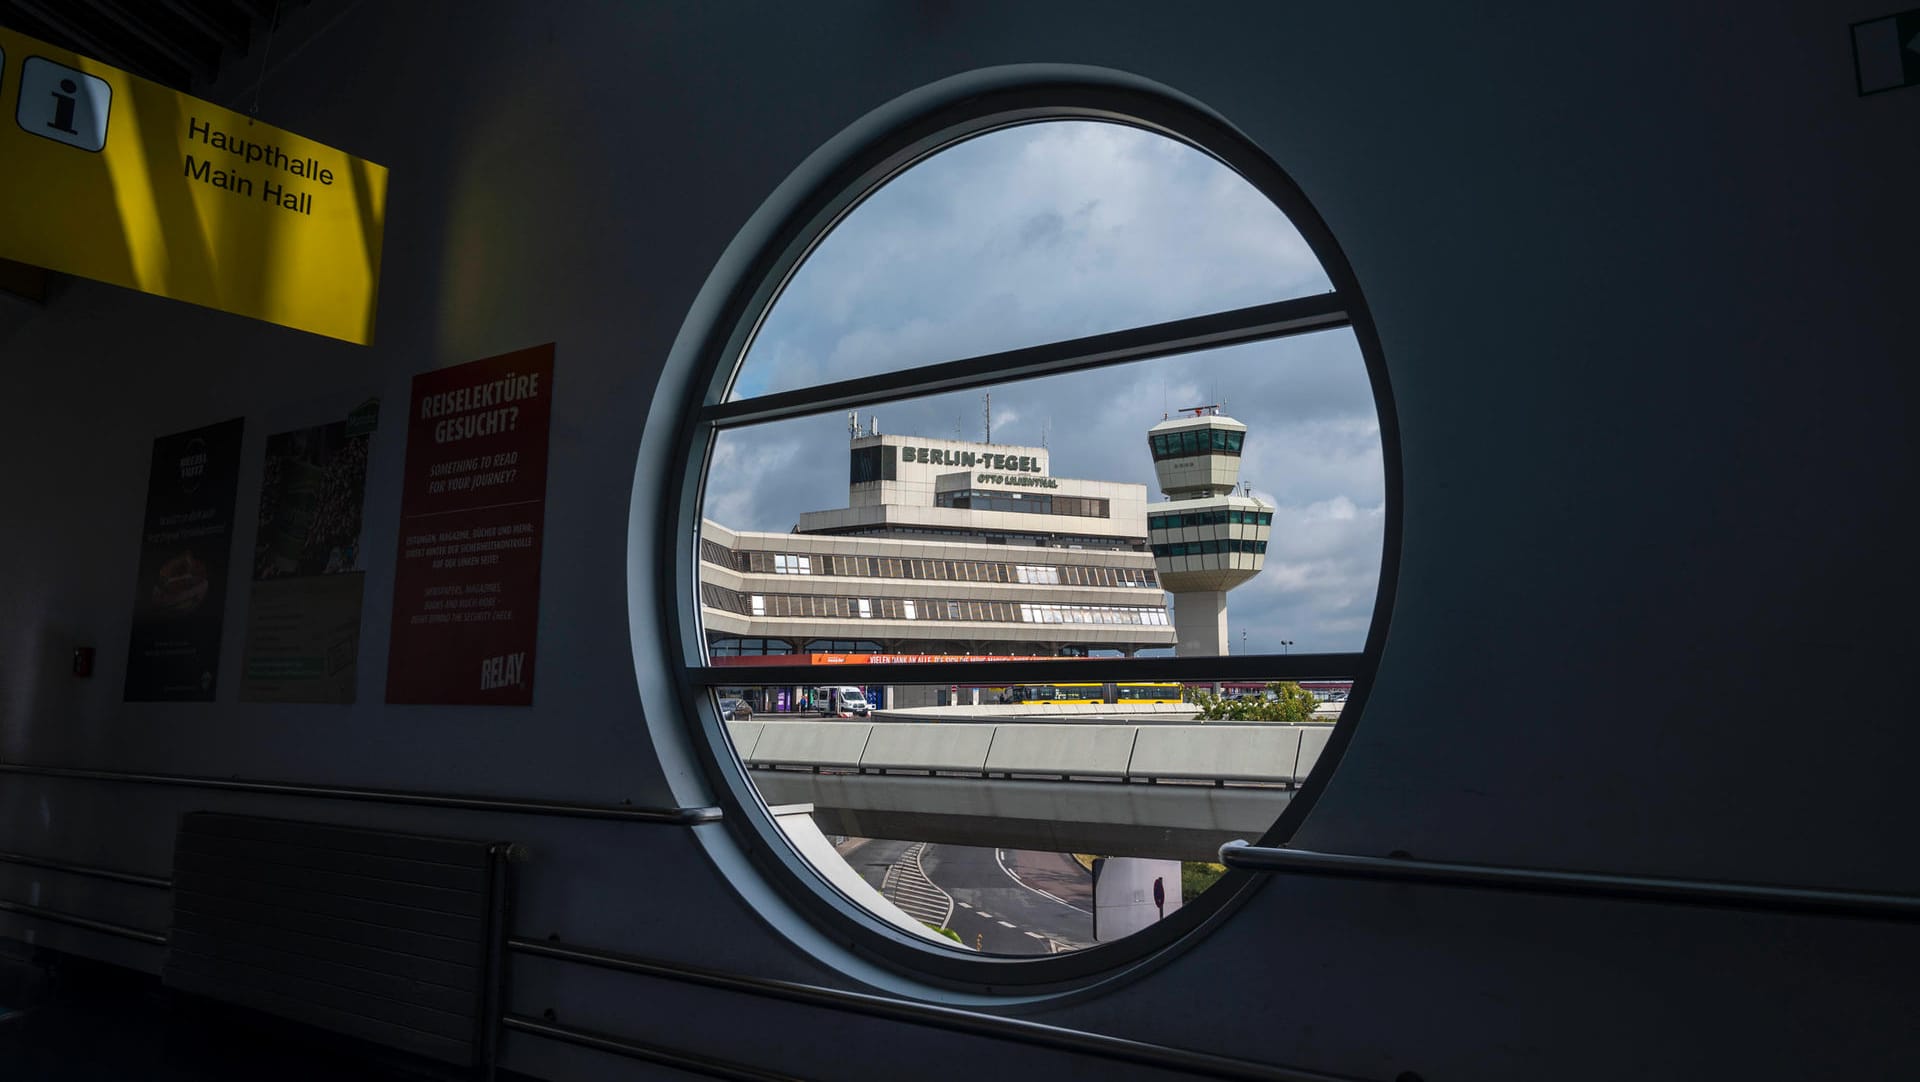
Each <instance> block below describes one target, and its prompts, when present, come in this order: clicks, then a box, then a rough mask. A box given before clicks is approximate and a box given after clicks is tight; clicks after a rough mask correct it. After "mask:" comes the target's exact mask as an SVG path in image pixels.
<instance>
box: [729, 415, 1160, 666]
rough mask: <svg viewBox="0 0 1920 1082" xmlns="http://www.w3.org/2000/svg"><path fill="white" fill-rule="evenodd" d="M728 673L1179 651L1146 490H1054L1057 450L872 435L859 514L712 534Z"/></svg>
mask: <svg viewBox="0 0 1920 1082" xmlns="http://www.w3.org/2000/svg"><path fill="white" fill-rule="evenodd" d="M700 609H701V618H702V621H703V624H704V627H705V629H706V638H707V647H708V650H709V653H710V654H711V656H712V657H713V658H714V660H715V661H716V662H718V663H722V664H725V663H727V659H730V658H744V657H752V656H756V655H783V654H827V653H873V654H959V655H966V654H972V655H982V654H985V655H1012V656H1028V657H1032V656H1040V657H1054V656H1062V655H1069V656H1070V655H1084V654H1088V653H1093V652H1117V653H1119V654H1122V655H1126V656H1132V655H1133V654H1135V653H1136V652H1138V651H1140V650H1143V649H1149V648H1167V647H1172V646H1173V645H1174V639H1175V631H1174V628H1173V626H1172V619H1171V617H1170V614H1169V612H1168V609H1167V595H1166V594H1165V593H1164V592H1163V591H1162V589H1161V586H1160V582H1159V579H1158V577H1157V575H1156V573H1155V569H1154V554H1153V551H1152V549H1151V547H1150V546H1149V543H1148V532H1147V488H1146V486H1145V485H1138V484H1125V483H1119V482H1112V481H1089V480H1079V479H1073V478H1066V477H1055V476H1054V475H1053V473H1052V471H1051V469H1050V462H1049V458H1048V453H1047V449H1046V448H1044V447H1016V446H1007V445H1004V444H989V443H975V442H965V441H960V440H940V439H926V438H923V437H919V436H908V435H878V434H874V435H864V436H860V437H858V438H855V439H854V440H852V442H851V447H850V453H849V468H848V497H847V505H846V506H845V507H841V508H836V509H833V510H824V511H812V512H808V513H806V514H803V515H801V516H800V521H799V523H798V524H797V525H796V526H795V528H794V530H793V532H791V533H759V532H747V531H737V530H733V529H730V528H728V527H727V526H725V525H723V524H721V523H718V522H714V521H711V520H703V521H702V523H701V537H700Z"/></svg>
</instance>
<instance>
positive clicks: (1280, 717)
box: [1193, 680, 1320, 725]
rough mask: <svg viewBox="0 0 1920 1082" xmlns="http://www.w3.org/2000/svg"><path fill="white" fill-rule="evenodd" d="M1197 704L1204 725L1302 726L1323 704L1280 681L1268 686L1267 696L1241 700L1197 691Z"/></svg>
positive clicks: (1302, 689) (1299, 688) (1303, 691)
mask: <svg viewBox="0 0 1920 1082" xmlns="http://www.w3.org/2000/svg"><path fill="white" fill-rule="evenodd" d="M1193 704H1194V705H1195V706H1197V707H1199V708H1200V714H1199V720H1201V721H1278V722H1285V723H1289V724H1294V725H1298V724H1300V723H1301V722H1307V721H1312V720H1313V708H1314V707H1316V706H1319V705H1320V700H1319V698H1318V697H1316V696H1315V695H1314V694H1313V692H1311V691H1308V690H1307V689H1305V688H1303V687H1301V686H1300V685H1299V684H1296V683H1294V682H1293V681H1291V680H1277V681H1275V682H1273V683H1271V684H1268V685H1267V690H1266V693H1265V694H1263V695H1242V696H1240V697H1239V698H1238V699H1229V698H1226V697H1225V696H1221V695H1215V694H1214V693H1213V692H1211V691H1196V692H1194V693H1193Z"/></svg>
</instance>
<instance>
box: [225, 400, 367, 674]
mask: <svg viewBox="0 0 1920 1082" xmlns="http://www.w3.org/2000/svg"><path fill="white" fill-rule="evenodd" d="M379 424H380V403H379V401H378V400H377V399H375V400H370V401H368V402H366V403H363V404H362V405H361V406H360V407H359V408H357V409H355V410H354V411H353V412H352V413H350V414H348V415H347V417H346V418H345V419H344V420H339V421H334V422H333V423H331V424H324V425H315V426H313V427H311V428H300V429H295V430H293V431H291V432H281V433H278V434H276V435H272V436H269V437H267V451H266V463H265V466H264V469H263V470H262V472H261V480H260V514H259V530H258V532H257V533H256V534H255V535H254V543H253V588H252V592H251V594H250V595H249V596H248V599H247V638H246V660H245V662H244V663H243V664H242V666H241V676H240V698H241V699H242V700H243V701H246V702H271V703H350V702H353V700H354V688H355V682H356V680H357V677H358V675H359V668H360V666H359V660H360V603H361V587H362V585H363V583H364V581H365V579H366V574H365V570H366V565H365V559H364V553H365V550H364V548H363V546H362V543H361V536H360V534H361V509H362V506H363V504H364V503H365V502H366V492H367V445H368V443H369V442H371V440H372V436H373V432H374V429H375V428H377V427H378V426H379Z"/></svg>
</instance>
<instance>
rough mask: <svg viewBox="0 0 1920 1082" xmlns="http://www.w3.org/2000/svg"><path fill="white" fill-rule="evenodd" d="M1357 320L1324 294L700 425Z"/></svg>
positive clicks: (786, 400) (824, 388) (829, 386)
mask: <svg viewBox="0 0 1920 1082" xmlns="http://www.w3.org/2000/svg"><path fill="white" fill-rule="evenodd" d="M1351 322H1352V320H1351V318H1350V317H1349V316H1348V314H1347V310H1346V303H1345V301H1344V300H1343V299H1342V298H1341V296H1340V295H1339V294H1338V293H1322V294H1316V295H1314V296H1311V297H1300V298H1296V299H1294V300H1286V301H1277V302H1275V303H1272V304H1259V305H1254V306H1252V307H1249V308H1235V309H1232V310H1229V311H1225V312H1214V313H1212V314H1210V315H1204V316H1194V317H1192V318H1189V319H1177V320H1173V321H1170V322H1167V323H1155V324H1152V325H1150V326H1146V327H1134V328H1131V329H1128V330H1124V331H1112V332H1109V333H1106V334H1096V335H1091V336H1089V337H1086V338H1073V339H1068V340H1066V341H1063V342H1049V343H1046V344H1044V345H1038V346H1027V347H1024V348H1021V349H1013V350H1007V351H1005V352H1002V353H989V354H985V355H983V356H979V357H969V358H966V359H963V360H957V361H943V362H940V363H938V364H930V365H923V366H921V367H919V368H909V369H905V370H902V371H898V372H883V373H879V374H876V375H872V376H862V377H860V378H857V379H849V380H841V381H839V382H836V383H823V384H820V385H819V386H816V387H807V388H803V389H801V390H796V391H781V392H778V393H776V394H768V395H758V396H756V397H753V398H745V399H740V400H738V401H734V402H723V403H720V404H718V405H710V406H707V407H705V408H704V409H702V410H701V411H700V420H701V421H703V422H706V423H708V424H711V425H713V426H714V427H716V428H732V427H737V426H740V425H750V424H762V423H765V422H768V421H779V420H786V419H789V418H794V417H809V416H813V415H815V414H821V413H831V412H834V411H837V410H844V409H852V408H856V407H860V406H868V405H876V404H879V403H883V402H895V401H899V400H901V399H906V398H919V397H922V396H925V395H932V394H943V393H946V392H950V391H963V390H969V389H972V388H975V387H986V386H992V385H995V384H999V383H1006V382H1009V381H1013V380H1022V379H1032V378H1035V377H1038V376H1047V375H1054V374H1057V373H1062V372H1073V371H1079V370H1083V369H1088V368H1099V367H1102V366H1105V365H1111V364H1126V363H1130V362H1133V361H1145V360H1152V359H1154V358H1156V357H1169V356H1173V355H1175V354H1180V353H1192V352H1194V351H1196V350H1203V349H1217V348H1220V347H1223V346H1234V345H1242V344H1245V343H1248V342H1262V341H1267V340H1269V339H1274V338H1285V337H1288V336H1290V335H1296V334H1310V333H1313V332H1315V331H1324V330H1332V329H1334V328H1338V327H1345V326H1348V325H1350V324H1351Z"/></svg>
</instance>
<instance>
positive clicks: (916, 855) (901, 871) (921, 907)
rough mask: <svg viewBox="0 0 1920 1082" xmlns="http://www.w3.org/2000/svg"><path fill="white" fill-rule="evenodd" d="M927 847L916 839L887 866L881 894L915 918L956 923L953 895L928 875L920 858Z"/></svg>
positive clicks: (942, 924) (938, 923)
mask: <svg viewBox="0 0 1920 1082" xmlns="http://www.w3.org/2000/svg"><path fill="white" fill-rule="evenodd" d="M926 850H927V843H926V842H916V843H915V844H914V845H912V846H911V847H909V848H908V849H907V851H906V852H905V853H903V854H902V855H901V859H900V860H898V861H896V862H895V863H894V864H893V865H891V866H890V867H888V868H887V874H886V875H884V876H882V877H881V879H880V894H881V896H882V897H884V898H886V899H887V900H888V901H890V902H892V903H893V904H894V905H895V906H897V907H898V908H899V909H900V910H901V911H903V912H905V913H906V914H907V915H908V916H910V917H912V918H913V919H915V920H918V921H924V922H925V923H927V924H931V925H934V926H935V927H938V928H945V927H947V926H949V925H951V924H952V923H953V895H951V894H948V893H947V892H946V891H944V890H941V889H940V886H939V884H937V883H935V882H934V881H933V880H932V879H931V878H929V877H928V876H927V869H926V867H925V866H924V865H922V864H921V862H920V857H921V855H922V854H924V853H925V852H926Z"/></svg>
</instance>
